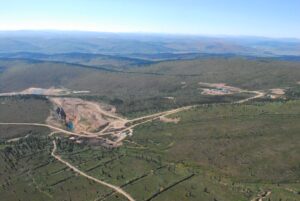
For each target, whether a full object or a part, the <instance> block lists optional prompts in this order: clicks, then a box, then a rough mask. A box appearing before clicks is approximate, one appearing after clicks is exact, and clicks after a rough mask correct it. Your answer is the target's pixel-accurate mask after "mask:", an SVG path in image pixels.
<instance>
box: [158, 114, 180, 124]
mask: <svg viewBox="0 0 300 201" xmlns="http://www.w3.org/2000/svg"><path fill="white" fill-rule="evenodd" d="M159 120H160V121H161V122H165V123H175V124H177V123H178V122H179V121H180V118H168V117H164V116H161V117H159Z"/></svg>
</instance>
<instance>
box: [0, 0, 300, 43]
mask: <svg viewBox="0 0 300 201" xmlns="http://www.w3.org/2000/svg"><path fill="white" fill-rule="evenodd" d="M45 29H47V30H49V29H51V30H53V29H54V30H56V29H57V30H82V31H99V32H146V33H170V34H193V35H234V36H265V37H280V38H287V37H288V38H300V0H0V30H45Z"/></svg>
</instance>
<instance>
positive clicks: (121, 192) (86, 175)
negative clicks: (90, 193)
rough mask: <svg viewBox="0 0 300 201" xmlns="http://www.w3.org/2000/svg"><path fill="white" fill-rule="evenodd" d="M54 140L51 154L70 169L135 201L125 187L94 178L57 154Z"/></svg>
mask: <svg viewBox="0 0 300 201" xmlns="http://www.w3.org/2000/svg"><path fill="white" fill-rule="evenodd" d="M52 142H53V150H52V152H51V155H52V156H53V157H54V158H55V159H56V160H58V161H60V162H61V163H63V164H65V165H66V166H68V167H69V168H70V169H72V170H73V171H74V172H76V173H78V174H80V175H81V176H84V177H86V178H88V179H90V180H93V181H95V182H97V183H99V184H101V185H103V186H106V187H108V188H111V189H113V190H114V191H116V192H117V193H119V194H121V195H123V196H124V197H126V198H127V199H128V200H130V201H135V199H133V198H132V197H131V195H129V194H128V193H126V192H125V191H124V190H123V189H121V188H120V187H118V186H115V185H112V184H109V183H107V182H104V181H101V180H99V179H96V178H94V177H92V176H90V175H88V174H86V173H84V172H82V171H81V170H79V169H77V168H76V167H74V166H73V165H71V164H70V163H68V162H67V161H65V160H63V159H62V158H61V157H60V156H59V155H57V154H55V152H56V149H57V147H56V143H55V140H53V141H52Z"/></svg>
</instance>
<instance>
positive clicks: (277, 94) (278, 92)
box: [269, 88, 285, 99]
mask: <svg viewBox="0 0 300 201" xmlns="http://www.w3.org/2000/svg"><path fill="white" fill-rule="evenodd" d="M270 93H271V94H270V95H269V96H270V98H272V99H276V98H280V97H282V96H283V95H284V94H285V91H284V89H280V88H277V89H270Z"/></svg>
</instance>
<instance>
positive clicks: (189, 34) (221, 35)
mask: <svg viewBox="0 0 300 201" xmlns="http://www.w3.org/2000/svg"><path fill="white" fill-rule="evenodd" d="M22 31H23V32H26V31H28V32H29V31H31V32H43V31H44V32H86V33H99V34H100V33H102V34H103V33H107V34H141V35H142V34H145V35H151V34H152V35H172V36H190V37H213V38H221V37H225V38H266V39H295V40H300V37H295V36H289V37H280V36H262V35H243V34H240V35H239V34H209V33H207V34H205V33H175V32H151V31H100V30H82V29H51V28H49V29H0V32H22Z"/></svg>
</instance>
